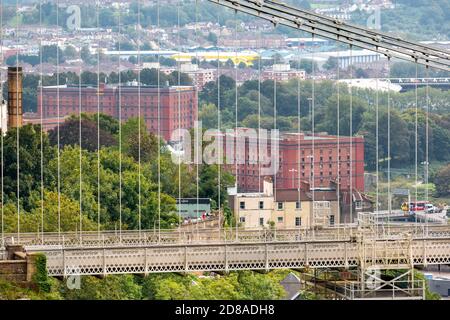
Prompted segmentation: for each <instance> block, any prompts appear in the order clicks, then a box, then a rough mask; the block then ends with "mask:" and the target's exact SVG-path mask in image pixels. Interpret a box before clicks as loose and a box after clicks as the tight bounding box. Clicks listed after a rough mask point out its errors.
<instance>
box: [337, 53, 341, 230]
mask: <svg viewBox="0 0 450 320" xmlns="http://www.w3.org/2000/svg"><path fill="white" fill-rule="evenodd" d="M340 61H341V59H340V51H339V49H338V50H337V61H336V79H337V82H336V139H337V150H336V158H337V165H336V166H337V175H336V176H337V179H336V180H337V183H336V189H337V190H336V193H337V207H338V213H337V214H338V215H340V208H341V203H340V199H341V196H340V191H341V188H340V187H341V161H340V159H341V156H340V154H341V138H340V130H341V126H340V123H341V114H340V112H341V110H340V109H341V101H340V100H341V85H340V82H339V81H340V78H341V74H340V69H341V68H340V65H339V64H340ZM339 218H340V217H339ZM339 222H340V219H339Z"/></svg>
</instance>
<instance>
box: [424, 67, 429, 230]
mask: <svg viewBox="0 0 450 320" xmlns="http://www.w3.org/2000/svg"><path fill="white" fill-rule="evenodd" d="M426 78H427V79H429V78H430V68H429V67H428V66H427V67H426ZM425 93H426V105H425V106H426V112H425V130H426V131H425V138H426V139H425V141H426V142H425V146H426V147H425V201H426V202H427V203H428V200H429V194H428V182H429V181H428V179H429V176H428V175H429V173H428V170H429V165H430V162H429V155H430V154H429V151H430V147H429V142H430V131H429V129H430V126H429V116H430V87H429V84H428V81H427V82H426V87H425ZM425 228H426V234H427V236H428V219H425Z"/></svg>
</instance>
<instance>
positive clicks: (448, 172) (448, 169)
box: [431, 164, 450, 197]
mask: <svg viewBox="0 0 450 320" xmlns="http://www.w3.org/2000/svg"><path fill="white" fill-rule="evenodd" d="M431 181H432V182H433V183H434V184H435V186H436V196H437V197H445V196H448V195H450V164H448V165H445V166H443V167H441V168H440V169H439V170H438V171H437V172H436V173H435V174H434V175H433V176H432V177H431Z"/></svg>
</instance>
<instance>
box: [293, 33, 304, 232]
mask: <svg viewBox="0 0 450 320" xmlns="http://www.w3.org/2000/svg"><path fill="white" fill-rule="evenodd" d="M300 35H301V31H300V30H299V31H298V39H299V41H298V44H297V55H298V57H297V58H298V60H297V127H298V128H297V159H298V164H297V165H296V167H297V168H296V170H297V190H298V194H297V196H298V200H297V201H298V207H297V205H296V209H297V210H298V214H299V216H300V217H299V219H300V223H299V225H298V227H299V228H298V230H299V233H300V227H301V185H302V184H301V178H300V174H301V173H300V171H301V168H302V164H301V163H300V160H301V77H300V65H301V59H302V58H301V51H300ZM294 172H295V171H294ZM294 187H295V183H294ZM296 219H297V218H295V220H296ZM295 222H296V221H295ZM295 222H294V223H295ZM295 226H297V223H295Z"/></svg>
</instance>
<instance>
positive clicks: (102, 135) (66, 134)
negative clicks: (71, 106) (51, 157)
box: [49, 117, 117, 151]
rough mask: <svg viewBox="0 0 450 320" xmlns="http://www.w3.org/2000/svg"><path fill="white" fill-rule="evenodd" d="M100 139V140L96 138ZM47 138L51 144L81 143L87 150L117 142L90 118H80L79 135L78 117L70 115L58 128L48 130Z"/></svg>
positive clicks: (94, 149) (61, 145)
mask: <svg viewBox="0 0 450 320" xmlns="http://www.w3.org/2000/svg"><path fill="white" fill-rule="evenodd" d="M98 139H100V140H98ZM49 140H50V143H51V144H52V145H58V144H59V145H60V147H64V146H66V145H72V146H76V145H81V147H82V148H83V149H86V150H88V151H97V150H98V147H99V144H98V143H99V141H100V147H104V146H106V147H109V146H113V145H116V144H117V141H116V139H115V138H114V137H113V136H112V135H111V134H110V133H109V132H107V131H105V130H103V129H101V128H97V123H96V122H94V121H92V120H90V119H83V118H82V119H81V136H80V119H79V118H78V119H77V118H76V117H72V118H70V119H67V120H66V121H64V123H63V124H61V125H60V126H59V141H58V129H57V128H55V129H52V130H50V132H49Z"/></svg>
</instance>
